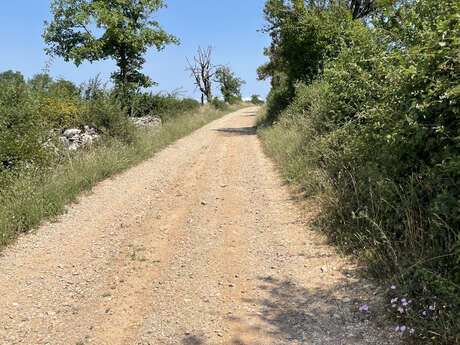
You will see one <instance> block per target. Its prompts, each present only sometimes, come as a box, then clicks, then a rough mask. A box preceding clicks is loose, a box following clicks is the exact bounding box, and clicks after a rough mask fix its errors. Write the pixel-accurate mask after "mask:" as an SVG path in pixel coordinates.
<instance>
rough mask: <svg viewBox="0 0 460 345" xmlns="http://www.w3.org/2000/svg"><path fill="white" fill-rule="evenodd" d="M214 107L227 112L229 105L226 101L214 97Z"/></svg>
mask: <svg viewBox="0 0 460 345" xmlns="http://www.w3.org/2000/svg"><path fill="white" fill-rule="evenodd" d="M211 104H212V106H213V107H214V108H215V109H217V110H225V109H227V108H228V104H227V103H225V102H224V101H221V100H220V99H219V98H217V97H214V99H213V100H212V103H211Z"/></svg>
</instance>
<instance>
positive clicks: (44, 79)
mask: <svg viewBox="0 0 460 345" xmlns="http://www.w3.org/2000/svg"><path fill="white" fill-rule="evenodd" d="M27 84H28V85H29V87H30V89H31V90H32V91H33V92H34V93H36V94H39V95H43V94H45V93H47V92H48V90H49V88H50V86H51V85H52V84H53V78H51V76H50V75H49V74H48V73H38V74H34V76H33V77H32V78H31V79H29V80H28V81H27Z"/></svg>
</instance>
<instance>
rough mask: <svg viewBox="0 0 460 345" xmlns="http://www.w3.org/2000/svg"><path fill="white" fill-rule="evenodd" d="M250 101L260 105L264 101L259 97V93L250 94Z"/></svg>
mask: <svg viewBox="0 0 460 345" xmlns="http://www.w3.org/2000/svg"><path fill="white" fill-rule="evenodd" d="M251 103H252V104H255V105H262V104H264V101H262V100H261V99H260V96H259V95H252V96H251Z"/></svg>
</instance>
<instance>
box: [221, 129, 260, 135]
mask: <svg viewBox="0 0 460 345" xmlns="http://www.w3.org/2000/svg"><path fill="white" fill-rule="evenodd" d="M215 131H217V132H221V133H224V134H226V135H229V136H230V135H255V134H256V127H239V128H219V129H215Z"/></svg>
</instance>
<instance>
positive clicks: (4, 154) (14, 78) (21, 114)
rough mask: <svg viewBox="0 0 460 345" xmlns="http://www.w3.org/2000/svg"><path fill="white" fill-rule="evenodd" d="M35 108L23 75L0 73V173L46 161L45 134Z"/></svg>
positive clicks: (9, 72)
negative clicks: (26, 164)
mask: <svg viewBox="0 0 460 345" xmlns="http://www.w3.org/2000/svg"><path fill="white" fill-rule="evenodd" d="M34 109H35V104H34V102H33V99H31V98H30V96H29V93H28V88H27V85H26V83H25V82H24V78H23V77H22V75H20V74H18V73H16V74H13V72H11V71H8V72H5V73H2V74H0V163H1V164H0V171H1V170H3V169H12V168H13V167H14V166H16V165H18V164H24V163H40V164H41V163H42V161H43V160H44V159H46V156H47V152H46V151H47V150H46V149H45V148H44V147H43V145H42V143H43V142H44V139H45V131H44V129H43V127H42V121H41V119H40V118H39V117H38V116H37V115H36V114H35V113H34Z"/></svg>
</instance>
